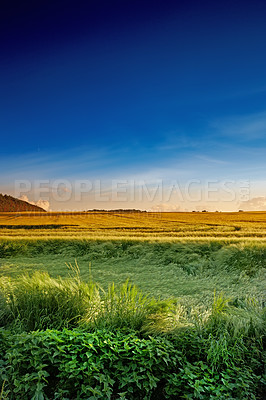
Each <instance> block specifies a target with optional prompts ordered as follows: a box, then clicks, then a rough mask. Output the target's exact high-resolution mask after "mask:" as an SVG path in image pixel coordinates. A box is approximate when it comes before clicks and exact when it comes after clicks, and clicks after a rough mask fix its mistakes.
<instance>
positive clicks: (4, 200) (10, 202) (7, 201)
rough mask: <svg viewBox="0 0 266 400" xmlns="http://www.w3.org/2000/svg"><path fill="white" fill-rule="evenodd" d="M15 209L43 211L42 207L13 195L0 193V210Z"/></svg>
mask: <svg viewBox="0 0 266 400" xmlns="http://www.w3.org/2000/svg"><path fill="white" fill-rule="evenodd" d="M17 211H38V212H40V211H45V210H44V209H43V208H41V207H38V206H35V205H34V204H30V203H28V202H27V201H24V200H19V199H16V198H15V197H12V196H8V195H7V194H5V195H3V194H1V193H0V212H17Z"/></svg>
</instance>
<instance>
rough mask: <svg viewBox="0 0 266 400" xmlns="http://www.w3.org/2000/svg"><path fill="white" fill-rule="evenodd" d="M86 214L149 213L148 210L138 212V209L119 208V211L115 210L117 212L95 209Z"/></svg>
mask: <svg viewBox="0 0 266 400" xmlns="http://www.w3.org/2000/svg"><path fill="white" fill-rule="evenodd" d="M86 212H107V213H118V212H127V213H136V212H139V213H145V212H147V211H146V210H144V211H143V210H137V209H135V208H126V209H125V208H117V209H115V210H104V209H103V210H100V209H98V208H94V209H92V210H87V211H86Z"/></svg>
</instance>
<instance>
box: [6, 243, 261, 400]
mask: <svg viewBox="0 0 266 400" xmlns="http://www.w3.org/2000/svg"><path fill="white" fill-rule="evenodd" d="M75 259H77V263H76V262H75ZM265 259H266V249H265V246H264V245H260V244H256V245H254V244H250V243H246V244H234V243H231V244H230V243H222V242H213V241H212V242H209V243H207V242H206V243H202V242H201V243H170V244H169V243H147V242H146V243H144V242H140V243H138V242H130V241H113V242H111V241H108V242H103V241H82V240H77V241H69V240H68V241H65V240H33V241H31V240H24V241H23V240H22V241H17V240H15V241H12V240H10V241H2V242H1V244H0V263H1V275H2V276H1V278H0V399H1V400H3V399H6V400H17V399H19V400H24V399H25V400H28V399H29V400H30V399H34V400H55V399H61V400H78V399H80V400H82V399H84V400H108V399H110V400H122V399H123V400H126V399H128V400H145V399H146V400H148V399H151V400H164V399H173V400H175V399H177V400H178V399H206V400H209V399H217V400H218V399H221V400H223V399H243V400H253V399H256V400H263V399H264V397H263V396H264V393H265V371H264V365H265V358H264V357H265V352H264V351H265V336H264V332H265V320H266V313H265V304H264V301H265V299H264V297H263V291H262V287H263V272H264V270H265ZM60 260H61V261H60ZM67 260H68V261H69V262H71V263H72V265H70V264H68V268H66V266H64V263H65V261H67ZM78 265H80V269H81V270H79V266H78ZM116 266H117V267H116ZM123 266H124V269H123ZM145 266H146V270H148V273H147V274H146V275H145V274H144V269H145ZM113 270H114V271H116V274H115V275H108V273H109V274H110V272H111V271H113ZM47 271H49V273H48V272H47ZM169 271H171V273H169ZM146 272H147V271H146ZM119 274H120V275H119ZM125 276H129V277H130V281H132V283H130V281H128V280H125ZM98 278H100V279H98ZM113 280H114V281H116V282H119V283H117V284H112V281H113ZM96 281H97V282H99V281H100V283H96ZM135 281H137V283H138V287H140V286H141V288H137V287H136V286H135V285H134V283H135ZM180 282H181V284H180ZM185 282H188V284H187V286H186V285H185ZM208 282H210V283H209V286H208ZM139 283H140V285H139ZM141 283H142V284H141ZM145 285H146V286H145ZM206 285H207V289H204V286H206ZM182 286H185V288H184V289H183V291H182ZM158 287H159V288H160V290H161V292H159V291H158ZM174 287H176V288H177V289H175V290H176V292H172V294H173V293H174V294H176V295H175V296H173V295H171V296H170V297H169V292H167V290H166V289H167V288H170V289H171V288H173V290H174ZM149 288H151V290H148V289H149ZM202 292H203V293H202ZM148 293H151V294H150V295H149V294H148ZM170 293H171V292H170ZM178 294H179V295H178Z"/></svg>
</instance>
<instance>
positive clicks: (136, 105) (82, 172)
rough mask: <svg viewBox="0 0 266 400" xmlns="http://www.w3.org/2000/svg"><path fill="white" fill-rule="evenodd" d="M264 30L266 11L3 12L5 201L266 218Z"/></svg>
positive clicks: (150, 4)
mask: <svg viewBox="0 0 266 400" xmlns="http://www.w3.org/2000/svg"><path fill="white" fill-rule="evenodd" d="M17 3H19V4H17ZM265 20H266V2H265V1H264V0H253V1H251V0H250V1H245V0H242V1H238V0H236V1H232V0H231V1H219V2H218V1H204V0H203V1H182V2H180V1H167V0H164V1H162V0H158V1H155V0H154V1H146V0H141V1H139V0H121V1H116V0H114V1H110V0H109V1H104V0H102V1H99V0H94V1H93V0H87V1H79V0H77V1H75V2H74V1H71V0H64V1H62V0H61V1H59V0H54V1H50V2H49V1H41V0H40V1H31V2H29V1H25V2H24V1H23V2H12V0H11V1H4V2H3V6H2V3H1V13H0V49H1V51H0V57H1V63H0V93H1V96H0V135H1V147H0V192H3V193H8V194H13V195H14V194H15V195H25V196H27V198H28V199H29V200H30V201H35V202H37V201H38V200H46V201H49V203H50V208H51V209H52V210H57V209H58V210H59V209H60V210H61V209H62V210H71V209H82V210H83V209H90V208H119V207H123V208H127V207H128V208H132V207H136V208H142V209H157V210H159V209H162V210H185V209H188V210H190V209H198V210H201V209H203V208H207V209H210V210H216V209H219V210H228V211H234V210H237V209H238V208H240V207H241V208H245V209H265V210H266V176H265V172H266V24H265ZM18 180H20V181H25V182H26V181H29V182H30V184H29V185H26V183H25V185H26V186H25V190H24V191H23V190H22V191H21V193H18V187H19V188H22V184H21V183H18ZM40 180H41V181H42V183H41V184H40ZM81 181H82V182H83V186H82V184H81V183H80V182H81ZM77 182H78V183H77ZM84 182H85V183H84ZM40 185H41V186H42V187H46V188H47V191H45V190H43V191H42V192H41V191H40ZM56 185H58V187H59V186H60V188H59V189H58V188H57V186H56ZM86 185H87V186H86ZM143 185H144V186H145V188H144V189H145V190H146V192H147V190H148V191H149V190H151V192H150V193H149V195H148V196H147V195H145V193H144V192H145V190H144V189H143V187H144V186H143ZM158 185H159V186H160V185H162V193H163V194H160V193H159V190H158V192H157V194H156V195H155V196H154V197H153V195H151V193H152V190H155V191H156V188H157V187H159V186H158ZM174 185H176V186H178V190H179V191H181V192H182V195H180V193H179V194H178V193H177V192H178V190H172V189H173V187H174ZM86 187H87V189H88V190H87V192H88V193H86V190H85V189H86ZM209 187H212V189H213V190H209V193H207V194H206V188H207V191H208V188H209ZM118 188H119V190H118ZM243 188H244V189H243ZM26 189H27V190H26ZM215 189H217V190H216V191H215ZM99 190H100V191H102V192H103V194H104V195H105V197H104V198H105V200H103V199H102V200H101V199H100V197H99ZM245 190H246V191H245ZM114 191H116V192H117V191H120V192H121V193H119V194H118V195H117V198H116V199H115V196H116V194H114ZM126 191H127V195H125V192H126ZM22 192H23V193H22ZM55 192H57V193H56V194H55ZM59 192H60V193H59ZM80 192H82V196H81V195H80ZM129 192H130V193H131V194H130V193H129ZM140 192H142V193H141V194H140ZM170 192H171V193H172V194H173V196H170V195H169V193H170ZM174 192H175V194H174ZM186 192H187V193H186ZM232 192H234V193H235V196H233V194H232ZM97 193H98V194H97ZM110 193H111V194H110ZM132 193H133V194H132ZM64 196H66V197H64ZM97 196H98V197H97ZM108 196H109V197H108ZM110 196H111V197H110ZM20 197H21V196H20ZM182 197H183V198H182ZM233 197H234V198H233ZM243 201H244V203H243Z"/></svg>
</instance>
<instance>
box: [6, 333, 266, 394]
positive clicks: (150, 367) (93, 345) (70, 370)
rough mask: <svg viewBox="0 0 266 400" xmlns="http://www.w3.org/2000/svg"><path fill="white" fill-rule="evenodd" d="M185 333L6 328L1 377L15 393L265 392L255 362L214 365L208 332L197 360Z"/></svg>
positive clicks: (196, 347)
mask: <svg viewBox="0 0 266 400" xmlns="http://www.w3.org/2000/svg"><path fill="white" fill-rule="evenodd" d="M192 336H193V335H192ZM192 336H190V341H193V339H192ZM196 337H197V334H196V333H195V332H194V338H196ZM185 338H186V336H185V335H184V336H183V338H182V337H175V338H172V339H169V338H168V339H166V338H164V337H149V338H140V337H139V336H138V335H136V333H134V332H131V333H123V332H119V331H117V332H110V331H107V330H96V331H95V332H93V333H87V332H84V331H81V330H77V329H76V330H66V329H64V330H63V331H61V332H60V331H56V330H47V331H41V332H32V333H28V334H26V333H23V334H19V335H10V334H9V335H7V334H6V335H4V334H2V336H1V335H0V346H1V349H2V353H1V354H2V361H1V362H0V384H1V381H2V382H3V381H5V388H6V390H7V391H8V392H9V399H10V400H15V399H18V398H19V399H20V400H24V399H25V400H26V399H36V400H37V399H43V400H48V399H50V400H52V399H53V400H55V399H62V400H63V399H64V400H70V399H80V400H82V399H84V400H85V399H86V400H89V399H91V400H108V399H109V400H126V399H127V400H155V399H160V400H164V399H173V400H176V399H182V398H184V399H204V400H207V399H238V400H240V399H243V400H248V399H249V400H252V399H254V400H255V399H259V397H258V396H257V394H256V391H257V389H258V387H259V384H260V382H262V381H261V378H260V376H259V374H257V373H256V371H253V370H252V367H250V366H249V363H248V362H244V361H242V363H241V365H238V364H237V362H230V365H229V364H228V365H227V366H226V365H224V364H223V363H220V364H219V363H218V364H216V367H215V368H213V365H212V362H210V360H208V359H207V356H206V344H207V341H204V340H202V339H201V340H199V341H197V342H196V341H195V342H194V350H196V352H195V353H196V354H197V355H198V360H194V361H192V360H191V358H190V354H186V353H184V351H183V347H184V346H183V345H184V341H185ZM180 341H181V343H180ZM182 341H183V344H182ZM1 342H2V344H1ZM204 344H205V345H204ZM202 345H203V347H202ZM228 349H229V350H230V343H229V342H228ZM256 396H257V397H256Z"/></svg>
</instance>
